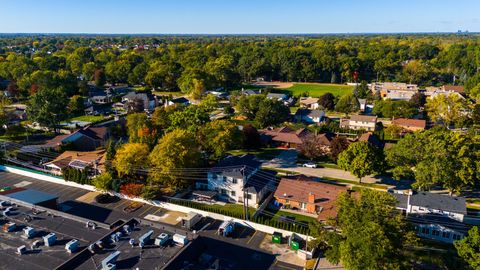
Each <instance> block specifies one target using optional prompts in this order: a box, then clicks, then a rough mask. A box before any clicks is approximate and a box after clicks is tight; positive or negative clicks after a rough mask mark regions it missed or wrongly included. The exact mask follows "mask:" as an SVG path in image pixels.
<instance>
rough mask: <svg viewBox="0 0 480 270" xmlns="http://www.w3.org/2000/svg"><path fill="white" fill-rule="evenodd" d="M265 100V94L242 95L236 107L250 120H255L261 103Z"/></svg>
mask: <svg viewBox="0 0 480 270" xmlns="http://www.w3.org/2000/svg"><path fill="white" fill-rule="evenodd" d="M263 100H265V96H263V95H251V96H246V95H242V96H240V98H239V99H238V100H237V101H236V102H235V108H236V109H237V110H238V112H239V113H240V114H241V115H243V116H245V117H247V118H248V119H249V120H253V119H255V116H256V115H257V112H258V110H259V109H260V103H261V102H262V101H263Z"/></svg>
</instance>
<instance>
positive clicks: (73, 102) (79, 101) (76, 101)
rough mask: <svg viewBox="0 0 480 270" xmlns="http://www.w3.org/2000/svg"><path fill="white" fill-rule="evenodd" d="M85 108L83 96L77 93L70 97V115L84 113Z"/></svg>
mask: <svg viewBox="0 0 480 270" xmlns="http://www.w3.org/2000/svg"><path fill="white" fill-rule="evenodd" d="M84 110H85V101H84V99H83V97H82V96H79V95H75V96H73V97H71V98H70V102H69V103H68V113H69V114H70V115H79V114H82V113H83V112H84Z"/></svg>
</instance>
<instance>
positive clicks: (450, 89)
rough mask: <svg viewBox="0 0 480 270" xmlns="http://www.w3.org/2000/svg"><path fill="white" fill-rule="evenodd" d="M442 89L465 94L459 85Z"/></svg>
mask: <svg viewBox="0 0 480 270" xmlns="http://www.w3.org/2000/svg"><path fill="white" fill-rule="evenodd" d="M442 89H443V90H444V91H454V92H457V93H464V92H465V88H464V87H463V86H461V85H444V86H442Z"/></svg>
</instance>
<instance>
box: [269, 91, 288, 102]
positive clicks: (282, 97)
mask: <svg viewBox="0 0 480 270" xmlns="http://www.w3.org/2000/svg"><path fill="white" fill-rule="evenodd" d="M267 98H268V99H273V100H278V101H282V102H284V101H286V100H287V99H288V96H287V95H285V94H282V93H268V94H267Z"/></svg>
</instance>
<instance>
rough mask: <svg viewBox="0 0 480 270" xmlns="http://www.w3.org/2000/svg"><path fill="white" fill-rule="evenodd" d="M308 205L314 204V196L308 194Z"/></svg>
mask: <svg viewBox="0 0 480 270" xmlns="http://www.w3.org/2000/svg"><path fill="white" fill-rule="evenodd" d="M308 203H315V194H313V193H311V192H310V193H308Z"/></svg>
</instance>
